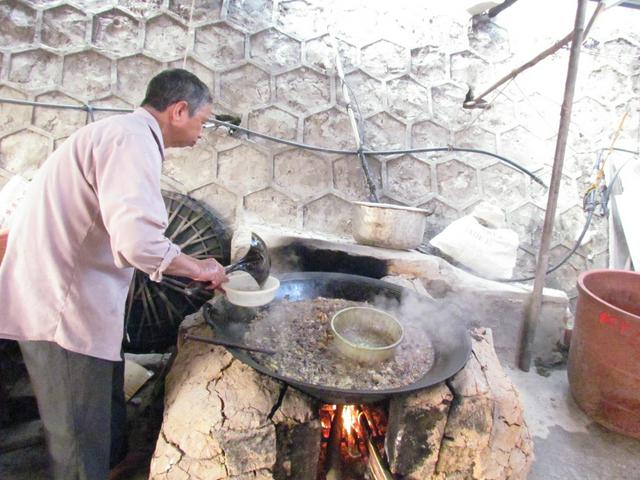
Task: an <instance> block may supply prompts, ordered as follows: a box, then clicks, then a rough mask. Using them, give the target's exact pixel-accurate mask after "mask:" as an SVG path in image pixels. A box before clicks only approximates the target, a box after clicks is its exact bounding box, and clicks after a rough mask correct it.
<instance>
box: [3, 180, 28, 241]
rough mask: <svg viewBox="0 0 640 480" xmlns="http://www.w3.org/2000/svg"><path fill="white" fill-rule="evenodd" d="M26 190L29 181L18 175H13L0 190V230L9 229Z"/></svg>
mask: <svg viewBox="0 0 640 480" xmlns="http://www.w3.org/2000/svg"><path fill="white" fill-rule="evenodd" d="M28 189H29V181H28V180H27V179H26V178H24V177H21V176H20V175H14V176H13V177H11V179H10V180H9V181H8V182H7V184H6V185H5V186H4V188H2V190H0V230H3V229H8V228H10V227H11V220H12V218H13V217H14V215H15V213H16V210H18V207H19V206H20V203H21V202H22V200H23V199H24V197H25V195H26V194H27V190H28Z"/></svg>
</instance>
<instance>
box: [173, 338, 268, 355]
mask: <svg viewBox="0 0 640 480" xmlns="http://www.w3.org/2000/svg"><path fill="white" fill-rule="evenodd" d="M182 338H184V339H185V340H195V341H196V342H203V343H210V344H212V345H220V346H223V347H229V348H239V349H241V350H249V351H251V352H260V353H267V354H269V355H273V354H274V353H276V351H275V350H269V349H268V348H261V347H250V346H248V345H243V344H241V343H235V342H229V341H227V340H220V339H218V338H210V337H200V336H198V335H191V334H189V333H185V334H184V335H183V336H182Z"/></svg>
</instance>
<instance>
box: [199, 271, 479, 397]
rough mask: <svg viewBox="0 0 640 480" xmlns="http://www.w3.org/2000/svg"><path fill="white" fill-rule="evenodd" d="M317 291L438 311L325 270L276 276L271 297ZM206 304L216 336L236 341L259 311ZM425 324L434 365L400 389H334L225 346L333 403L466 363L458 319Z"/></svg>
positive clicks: (432, 379)
mask: <svg viewBox="0 0 640 480" xmlns="http://www.w3.org/2000/svg"><path fill="white" fill-rule="evenodd" d="M320 296H322V297H325V298H344V299H347V300H353V301H367V300H369V301H373V300H374V298H379V297H381V296H382V297H385V298H387V299H396V300H398V301H400V300H401V299H402V301H407V299H409V301H412V302H413V301H415V302H419V303H418V304H416V305H419V304H424V302H427V303H428V305H425V307H428V308H429V309H430V310H431V311H433V312H436V313H437V312H438V311H439V310H440V308H439V304H438V302H437V301H434V300H431V299H429V298H427V297H424V296H421V295H417V294H416V293H414V292H412V291H410V290H408V289H406V288H402V287H399V286H397V285H393V284H391V283H387V282H383V281H381V280H374V279H372V278H368V277H361V276H358V275H347V274H343V273H326V272H302V273H290V274H286V275H283V276H281V278H280V289H279V290H278V294H277V296H276V301H277V300H280V299H283V298H285V297H286V298H288V299H289V300H292V301H295V300H305V299H313V298H317V297H320ZM412 305H413V304H412ZM205 307H206V308H205V319H206V320H207V323H208V324H209V325H210V326H211V327H212V328H213V330H214V333H215V336H216V337H217V338H221V339H226V340H229V341H236V342H239V343H242V342H243V336H244V332H245V331H246V330H247V328H248V326H249V325H250V324H251V322H252V320H253V318H254V317H255V315H256V313H257V312H258V311H259V310H258V309H250V308H243V307H237V306H234V305H232V304H230V303H229V302H227V301H226V300H224V297H221V298H219V299H217V300H216V301H215V302H214V303H212V304H210V306H208V307H207V305H205ZM261 308H269V307H268V306H266V307H261ZM442 310H444V308H443V309H442ZM424 325H425V329H427V333H428V334H429V336H430V338H431V340H432V343H433V347H434V349H435V361H434V364H433V367H432V368H431V370H429V372H428V373H427V374H426V375H424V376H423V377H422V378H420V379H419V380H418V381H416V382H414V383H411V384H408V385H405V386H403V387H399V388H389V389H379V390H355V389H341V388H335V387H333V386H331V385H319V384H313V383H305V382H301V381H299V380H295V379H292V378H289V377H284V376H281V375H279V374H278V373H276V372H275V371H273V370H272V369H271V368H269V367H266V366H264V365H262V364H260V363H258V362H257V361H256V360H255V359H254V358H253V357H252V356H251V355H250V354H249V353H248V352H246V351H242V350H238V349H233V348H229V351H230V352H231V354H232V355H233V356H234V357H236V358H237V359H239V360H240V361H242V362H244V363H246V364H247V365H250V366H251V367H253V368H255V369H256V370H258V371H259V372H262V373H265V374H267V375H270V376H272V377H275V378H278V379H280V380H282V381H284V382H286V383H288V384H289V385H292V386H293V387H295V388H297V389H299V390H302V391H303V392H306V393H308V394H309V395H312V396H314V397H316V398H318V399H320V400H322V401H323V402H326V403H332V404H357V403H373V402H377V401H379V400H383V399H385V398H387V397H389V396H391V395H394V394H398V393H405V392H411V391H414V390H419V389H422V388H425V387H428V386H430V385H434V384H436V383H439V382H442V381H443V380H446V379H447V378H449V377H451V376H452V375H454V374H455V373H456V372H457V371H458V370H460V369H461V368H462V367H463V366H464V364H465V363H466V362H467V358H468V357H469V353H470V352H471V341H470V339H469V334H468V332H467V330H466V328H465V327H464V326H463V325H462V324H461V322H460V319H454V318H451V317H449V316H447V315H446V314H443V316H442V317H441V318H438V319H437V321H434V320H433V319H431V320H429V321H425V323H424ZM282 348H287V345H282Z"/></svg>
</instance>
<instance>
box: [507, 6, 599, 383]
mask: <svg viewBox="0 0 640 480" xmlns="http://www.w3.org/2000/svg"><path fill="white" fill-rule="evenodd" d="M586 4H587V0H578V8H577V12H576V19H575V26H574V32H575V35H574V37H573V41H572V43H571V53H570V55H569V67H568V69H567V80H566V83H565V91H564V100H563V101H562V108H561V110H560V126H559V127H558V140H557V142H556V151H555V155H554V159H553V169H552V172H551V182H550V185H549V196H548V197H547V209H546V212H545V216H544V227H543V229H542V238H541V240H540V250H539V251H538V262H537V265H536V276H535V280H534V283H533V292H532V293H531V300H530V302H529V306H528V308H527V317H526V318H525V323H524V331H523V335H522V340H521V344H520V358H519V362H518V364H519V366H520V368H521V369H522V370H524V371H525V372H528V371H529V369H530V368H531V357H532V346H533V345H532V344H533V340H534V338H535V335H536V329H537V327H538V323H539V321H540V310H541V308H542V290H543V288H544V281H545V277H546V273H547V267H548V265H549V245H550V244H551V234H552V233H553V221H554V219H555V216H556V207H557V205H558V194H559V191H560V180H561V178H562V166H563V164H564V154H565V150H566V146H567V138H568V136H569V125H570V122H571V107H572V104H573V94H574V91H575V86H576V77H577V74H578V60H579V58H580V47H581V45H582V36H583V33H584V19H585V12H586Z"/></svg>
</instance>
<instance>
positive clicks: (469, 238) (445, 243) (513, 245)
mask: <svg viewBox="0 0 640 480" xmlns="http://www.w3.org/2000/svg"><path fill="white" fill-rule="evenodd" d="M430 243H431V245H433V246H434V247H436V248H438V249H439V250H440V251H441V252H443V253H444V254H446V255H448V256H449V257H451V258H452V259H454V260H455V261H457V262H459V263H460V264H462V265H464V266H465V267H468V268H469V269H471V270H473V271H474V272H476V273H477V274H479V275H480V276H482V277H485V278H492V279H506V278H511V276H512V274H513V269H514V267H515V265H516V256H517V252H518V244H519V241H518V234H517V233H516V232H514V231H513V230H509V229H506V228H487V227H484V226H482V225H480V223H479V222H478V220H476V219H475V218H474V217H473V216H471V215H467V216H464V217H462V218H460V219H458V220H456V221H454V222H452V223H451V224H450V225H449V226H448V227H447V228H445V229H444V230H443V231H442V232H441V233H440V234H438V235H436V236H435V237H434V238H432V239H431V242H430Z"/></svg>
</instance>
